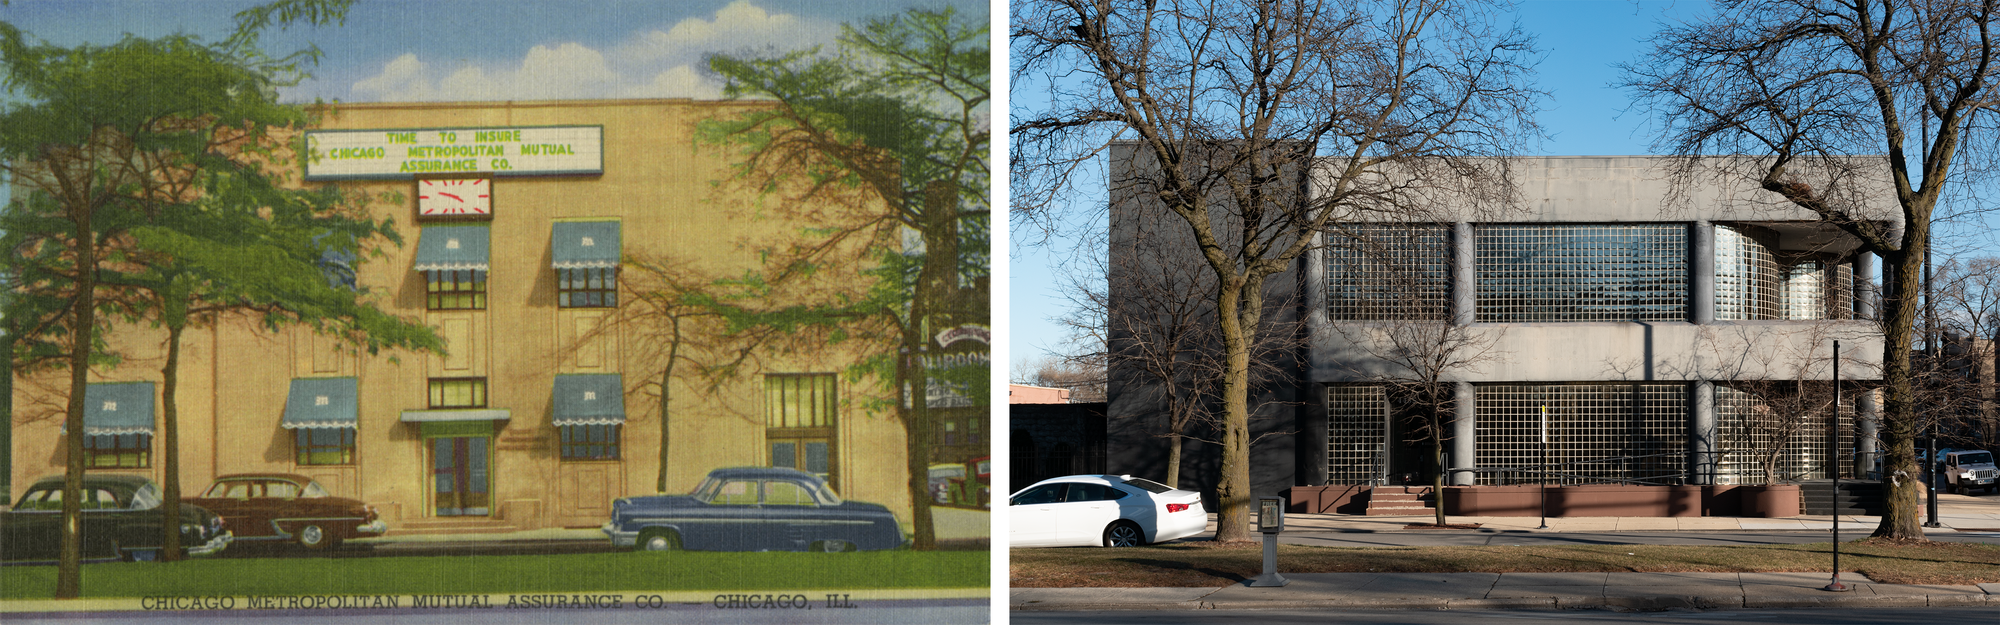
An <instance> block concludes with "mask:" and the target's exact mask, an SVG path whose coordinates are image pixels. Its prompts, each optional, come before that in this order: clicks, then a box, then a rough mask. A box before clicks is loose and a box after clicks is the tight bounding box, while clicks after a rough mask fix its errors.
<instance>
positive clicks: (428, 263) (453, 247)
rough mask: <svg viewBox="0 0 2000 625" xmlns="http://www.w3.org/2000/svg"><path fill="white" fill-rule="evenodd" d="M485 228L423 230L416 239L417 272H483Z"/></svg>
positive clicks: (484, 262)
mask: <svg viewBox="0 0 2000 625" xmlns="http://www.w3.org/2000/svg"><path fill="white" fill-rule="evenodd" d="M489 232H490V229H489V228H487V227H486V226H426V227H424V231H423V234H420V235H418V238H417V262H416V263H415V265H414V267H413V268H414V269H416V270H417V271H451V270H464V269H471V270H476V271H486V266H487V262H488V256H487V248H488V246H487V235H488V233H489Z"/></svg>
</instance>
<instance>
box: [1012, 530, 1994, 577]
mask: <svg viewBox="0 0 2000 625" xmlns="http://www.w3.org/2000/svg"><path fill="white" fill-rule="evenodd" d="M1832 554H1833V543H1812V544H1804V545H1768V546H1755V547H1690V546H1675V545H1591V546H1580V547H1388V548H1351V547H1312V546H1305V545H1279V546H1278V571H1279V572H1281V573H1366V572H1370V571H1374V572H1384V573H1441V572H1461V571H1462V572H1486V573H1526V572H1597V571H1614V572H1641V571H1643V572H1788V571H1827V570H1828V569H1829V567H1831V566H1832V564H1833V555H1832ZM1009 557H1010V558H1011V559H1012V562H1013V567H1012V570H1011V573H1010V577H1011V579H1010V583H1011V584H1012V585H1013V586H1015V587H1022V588H1067V587H1090V586H1095V587H1132V588H1137V587H1148V586H1182V587H1200V586H1223V585H1227V584H1231V583H1234V582H1237V581H1241V580H1245V579H1249V578H1252V577H1256V576H1257V574H1259V573H1261V572H1262V571H1263V561H1264V560H1263V558H1264V550H1263V546H1262V544H1261V543H1255V542H1246V543H1240V544H1238V545H1223V544H1218V543H1210V542H1184V543H1173V544H1168V545H1160V546H1154V547H1135V548H1129V549H1087V548H1077V549H1016V550H1014V551H1013V552H1012V553H1011V554H1010V556H1009ZM1840 568H1841V569H1842V570H1847V571H1855V572H1859V573H1861V574H1864V575H1867V576H1868V578H1869V579H1871V580H1874V581H1876V582H1880V583H1888V584H1980V583H1988V582H2000V545H1985V544H1970V543H1946V542H1930V543H1907V544H1897V543H1889V542H1877V541H1868V540H1864V541H1856V542H1851V543H1842V544H1841V546H1840Z"/></svg>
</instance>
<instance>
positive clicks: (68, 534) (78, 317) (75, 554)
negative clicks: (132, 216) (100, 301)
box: [55, 198, 97, 599]
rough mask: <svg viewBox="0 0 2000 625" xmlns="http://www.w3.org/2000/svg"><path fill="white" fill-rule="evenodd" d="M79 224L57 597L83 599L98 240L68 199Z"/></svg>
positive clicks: (86, 215)
mask: <svg viewBox="0 0 2000 625" xmlns="http://www.w3.org/2000/svg"><path fill="white" fill-rule="evenodd" d="M65 203H66V204H69V205H70V208H68V209H67V212H69V214H70V215H69V216H70V219H71V221H72V223H74V224H76V230H75V233H74V234H73V236H74V237H75V239H74V240H73V243H72V244H71V245H72V246H74V249H73V250H72V251H73V252H74V253H75V255H76V300H75V301H74V302H72V303H71V306H70V336H69V338H70V347H69V406H68V413H67V414H65V415H64V416H63V426H64V427H65V428H67V433H66V435H65V436H64V437H63V449H64V451H65V452H67V453H65V454H64V463H63V501H62V551H61V552H60V553H59V554H58V555H57V557H56V592H55V598H57V599H75V598H77V597H80V596H82V595H83V534H82V528H81V527H80V525H79V523H80V522H81V521H82V516H83V507H82V505H81V504H82V502H81V501H79V499H81V498H82V497H83V470H84V457H83V436H84V434H83V408H84V392H85V391H87V390H89V388H90V348H91V344H92V343H94V342H95V334H96V333H95V332H94V330H96V327H97V300H96V297H95V296H96V294H97V293H96V291H97V237H96V234H95V231H94V230H93V229H92V225H91V220H90V217H91V206H90V202H89V201H88V200H82V201H78V200H76V199H75V198H69V201H67V202H65Z"/></svg>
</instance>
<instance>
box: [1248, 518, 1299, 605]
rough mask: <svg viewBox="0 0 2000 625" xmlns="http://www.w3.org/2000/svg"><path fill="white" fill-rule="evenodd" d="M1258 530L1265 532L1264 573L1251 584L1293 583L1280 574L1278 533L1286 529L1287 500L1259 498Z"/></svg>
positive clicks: (1281, 584) (1278, 584)
mask: <svg viewBox="0 0 2000 625" xmlns="http://www.w3.org/2000/svg"><path fill="white" fill-rule="evenodd" d="M1257 531H1259V532H1263V533H1264V574H1263V575H1259V576H1257V579H1253V580H1250V585H1251V586H1283V585H1285V584H1289V583H1292V580H1289V579H1285V576H1283V575H1279V574H1278V533H1279V532H1282V531H1285V500H1283V499H1279V498H1277V497H1264V498H1260V499H1258V500H1257Z"/></svg>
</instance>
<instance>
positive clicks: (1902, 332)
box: [1873, 221, 1928, 540]
mask: <svg viewBox="0 0 2000 625" xmlns="http://www.w3.org/2000/svg"><path fill="white" fill-rule="evenodd" d="M1927 226H1928V222H1927V221H1925V222H1921V223H1917V222H1913V223H1911V224H1909V227H1910V230H1909V231H1908V232H1907V233H1906V234H1905V235H1904V237H1903V240H1904V242H1905V244H1904V246H1903V250H1902V251H1900V252H1894V253H1890V254H1888V255H1887V256H1888V257H1887V258H1885V259H1884V262H1883V266H1884V268H1885V269H1890V270H1893V271H1895V272H1896V273H1895V276H1896V292H1895V293H1894V294H1893V297H1891V298H1887V299H1888V301H1886V302H1884V304H1885V306H1886V307H1887V308H1888V309H1889V310H1888V313H1889V319H1888V322H1887V323H1884V324H1882V327H1883V332H1882V334H1883V337H1882V338H1883V340H1882V395H1883V400H1882V408H1883V410H1882V423H1881V425H1880V426H1879V434H1880V436H1881V438H1882V447H1883V453H1884V455H1883V458H1882V472H1883V475H1884V478H1885V479H1884V481H1885V482H1887V484H1885V485H1884V493H1883V495H1884V497H1883V498H1884V499H1885V503H1886V505H1887V512H1888V513H1887V514H1884V515H1882V524H1881V525H1878V526H1876V527H1875V533H1874V534H1873V535H1874V536H1876V537H1880V538H1889V539H1894V540H1925V539H1924V528H1923V525H1922V523H1921V522H1920V521H1919V520H1918V515H1919V511H1920V510H1922V509H1923V488H1924V485H1923V482H1921V481H1920V480H1918V477H1919V476H1920V475H1922V472H1921V471H1919V470H1918V468H1917V450H1916V440H1917V431H1916V430H1917V428H1916V423H1917V409H1916V408H1917V407H1916V396H1915V395H1914V394H1913V393H1912V389H1911V388H1910V374H1911V366H1910V348H1911V346H1912V340H1913V339H1912V335H1913V334H1914V333H1915V328H1916V318H1917V285H1918V284H1919V280H1920V275H1921V272H1922V269H1923V267H1922V264H1921V263H1922V259H1923V257H1924V237H1923V235H1924V234H1925V233H1924V232H1923V230H1925V229H1927Z"/></svg>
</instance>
